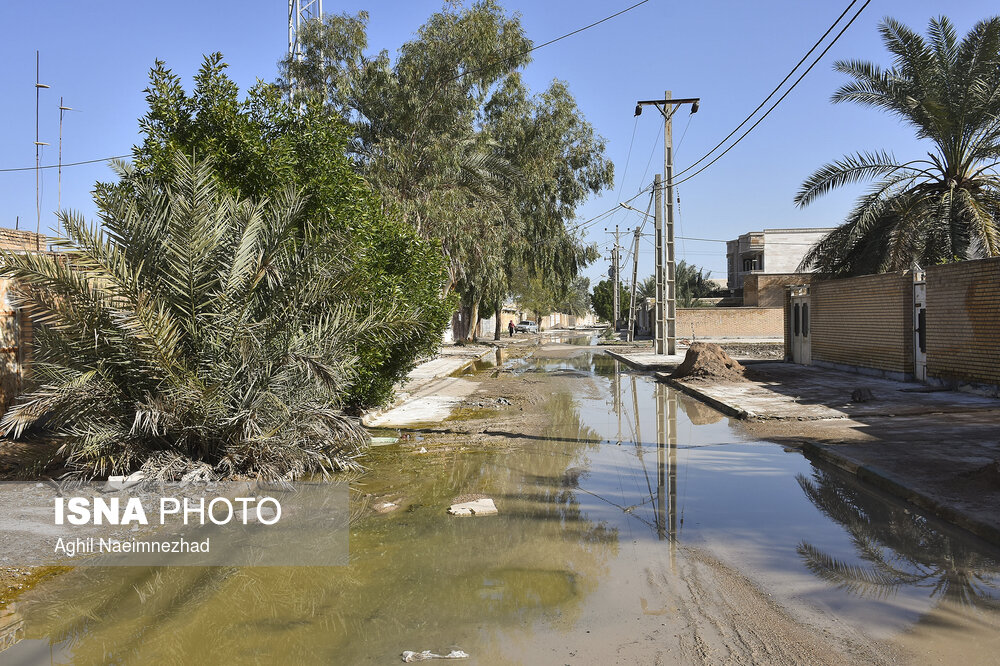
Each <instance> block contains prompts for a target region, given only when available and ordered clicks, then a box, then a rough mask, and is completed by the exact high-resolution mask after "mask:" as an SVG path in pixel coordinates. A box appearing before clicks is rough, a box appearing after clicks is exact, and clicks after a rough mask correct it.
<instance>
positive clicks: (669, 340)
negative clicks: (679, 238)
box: [635, 90, 701, 354]
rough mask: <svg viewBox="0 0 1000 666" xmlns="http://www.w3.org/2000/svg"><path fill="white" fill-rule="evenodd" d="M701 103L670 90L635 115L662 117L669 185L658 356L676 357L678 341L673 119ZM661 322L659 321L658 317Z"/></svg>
mask: <svg viewBox="0 0 1000 666" xmlns="http://www.w3.org/2000/svg"><path fill="white" fill-rule="evenodd" d="M700 101H701V100H700V99H699V98H697V97H689V98H684V99H673V98H672V97H671V94H670V91H669V90H667V91H665V92H664V93H663V99H650V100H640V101H639V102H638V103H637V104H636V105H635V115H637V116H638V115H640V114H641V113H642V107H643V106H646V105H648V104H652V105H653V106H655V107H656V108H657V110H659V112H660V113H661V114H663V172H664V174H665V175H666V179H667V183H666V189H667V200H666V217H667V239H666V254H667V256H666V261H665V262H664V263H665V264H666V276H665V278H666V283H667V284H666V293H665V294H664V296H665V301H666V313H665V316H664V329H665V333H666V335H665V336H664V337H665V338H666V344H665V350H664V351H661V350H660V346H659V337H657V345H656V353H657V354H662V353H667V354H674V353H676V352H677V341H676V330H675V328H676V312H677V309H676V306H677V300H676V299H677V289H676V287H677V285H676V284H675V275H674V272H675V265H674V259H675V257H674V155H673V153H674V146H673V122H672V121H673V117H674V112H675V111H677V109H678V108H679V107H680V106H681V105H682V104H690V105H691V113H697V112H698V104H699V102H700ZM655 187H656V191H657V193H659V191H660V186H659V185H655ZM660 206H661V204H660V203H659V202H657V204H656V212H657V214H659V212H660ZM656 252H657V254H656V259H657V264H659V263H660V262H663V258H662V255H661V253H660V248H659V247H657V250H656ZM659 296H660V295H659V294H657V301H656V302H657V313H658V314H659V311H660V306H659V304H660V298H659ZM657 321H659V318H657Z"/></svg>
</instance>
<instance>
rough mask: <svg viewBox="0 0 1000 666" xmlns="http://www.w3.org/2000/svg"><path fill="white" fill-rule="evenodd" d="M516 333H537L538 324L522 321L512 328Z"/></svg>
mask: <svg viewBox="0 0 1000 666" xmlns="http://www.w3.org/2000/svg"><path fill="white" fill-rule="evenodd" d="M514 330H515V331H517V332H518V333H538V324H536V323H535V322H533V321H522V322H521V323H520V324H518V325H517V326H515V327H514Z"/></svg>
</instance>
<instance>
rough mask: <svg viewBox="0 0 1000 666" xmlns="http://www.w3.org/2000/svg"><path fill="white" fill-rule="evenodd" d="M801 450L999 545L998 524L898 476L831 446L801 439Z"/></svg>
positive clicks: (807, 455) (808, 455)
mask: <svg viewBox="0 0 1000 666" xmlns="http://www.w3.org/2000/svg"><path fill="white" fill-rule="evenodd" d="M802 453H803V454H805V456H806V457H807V458H816V459H819V460H821V461H823V462H826V463H828V464H830V465H833V466H834V467H837V468H838V469H841V470H843V471H845V472H848V473H850V474H853V475H855V476H856V477H858V479H860V480H861V481H864V482H865V483H868V484H871V485H873V486H875V487H876V488H879V489H880V490H883V491H885V492H887V493H889V494H890V495H892V496H894V497H898V498H899V499H902V500H904V501H906V502H909V503H910V504H912V505H914V506H916V507H918V508H919V509H922V510H923V511H925V512H927V513H930V514H933V515H934V516H935V517H937V518H940V519H941V520H943V521H945V522H947V523H951V524H952V525H955V526H957V527H960V528H962V529H964V530H966V531H968V532H971V533H972V534H975V535H976V536H977V537H979V538H981V539H983V540H984V541H988V542H990V543H991V544H993V545H995V546H1000V529H998V528H997V526H995V525H991V524H989V523H985V522H983V521H981V520H977V519H975V518H972V517H971V516H968V515H966V514H964V513H962V512H961V511H959V510H958V509H956V508H954V507H952V506H949V505H948V504H945V503H943V502H941V501H939V500H937V499H934V498H933V497H931V496H930V495H927V494H924V493H922V492H920V491H918V490H914V489H913V488H911V487H908V486H907V485H906V484H905V482H903V481H902V480H901V479H899V478H898V477H896V476H893V475H892V474H890V473H889V472H886V471H885V470H883V469H880V468H879V467H876V466H874V465H867V464H865V463H864V462H862V461H860V460H858V459H856V458H852V457H851V456H847V455H844V454H842V453H838V452H836V451H835V450H833V447H831V446H828V445H824V444H819V443H816V442H811V441H803V442H802Z"/></svg>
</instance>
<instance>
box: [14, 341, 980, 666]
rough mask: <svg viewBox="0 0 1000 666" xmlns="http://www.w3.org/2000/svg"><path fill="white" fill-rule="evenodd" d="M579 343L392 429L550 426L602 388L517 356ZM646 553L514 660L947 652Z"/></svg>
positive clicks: (512, 353) (728, 570) (725, 572)
mask: <svg viewBox="0 0 1000 666" xmlns="http://www.w3.org/2000/svg"><path fill="white" fill-rule="evenodd" d="M579 352H580V349H579V348H574V347H570V346H568V345H555V344H551V343H543V344H541V345H534V344H531V345H528V344H522V345H518V346H516V347H512V348H509V349H508V350H507V356H506V360H505V363H504V365H503V366H501V367H498V368H495V369H492V370H484V371H481V372H479V373H478V374H476V375H475V376H474V377H472V378H471V381H474V382H475V383H476V387H475V391H474V392H473V393H471V394H470V395H468V396H466V397H465V398H464V399H463V402H462V403H461V404H460V405H459V407H458V408H457V409H455V410H454V411H453V412H452V415H451V416H450V417H449V418H448V419H446V420H444V421H442V422H440V423H435V424H423V425H415V426H412V427H407V428H402V429H400V434H401V435H402V437H403V439H404V440H406V439H410V438H412V439H413V440H414V446H415V447H417V446H419V444H420V442H418V441H416V440H418V439H419V440H421V441H425V442H427V445H428V447H429V448H430V451H429V453H428V455H439V454H443V453H452V452H455V451H461V450H462V449H465V448H481V447H483V446H491V447H517V446H523V445H524V442H525V441H530V438H531V437H532V436H538V435H541V434H543V433H544V432H545V431H546V429H547V428H549V427H551V426H552V425H553V418H554V417H553V415H552V414H551V413H549V412H547V411H546V410H544V409H543V408H542V405H544V404H545V403H546V401H547V400H548V399H549V398H550V397H551V395H552V394H553V393H554V392H556V391H558V390H560V389H561V390H564V391H565V390H567V388H568V387H572V389H571V390H572V391H573V392H574V393H575V394H577V395H581V396H588V397H594V398H599V397H600V393H599V391H598V388H597V386H596V385H595V383H594V381H593V380H592V379H591V377H590V375H589V374H587V373H585V372H582V371H578V370H574V369H572V368H567V367H559V365H558V363H553V364H552V366H551V367H550V368H548V369H544V370H541V371H539V370H530V369H528V368H527V367H526V364H525V363H523V359H524V358H525V357H528V356H534V355H538V356H540V357H544V358H545V359H548V360H551V361H555V362H558V360H559V359H560V358H570V357H571V356H573V355H574V354H578V353H579ZM731 353H732V352H731ZM706 409H707V408H706ZM786 425H787V424H786ZM774 427H776V424H774V423H760V424H750V425H749V426H748V431H749V432H750V433H755V430H756V429H759V430H760V432H759V433H757V434H759V435H760V436H761V437H762V438H769V437H773V436H774V435H776V432H775V431H773V430H770V429H769V428H774ZM794 427H795V428H797V430H796V431H795V432H796V434H797V436H799V437H802V438H805V437H809V436H811V435H810V432H811V431H810V430H809V429H810V428H819V427H821V426H820V424H819V423H818V422H816V423H812V422H804V423H796V424H794ZM787 432H789V431H788V430H787V429H786V433H787ZM813 434H815V433H813ZM846 434H847V433H844V435H845V438H846ZM792 440H793V438H791V437H789V438H788V440H787V441H788V443H793V442H792ZM378 500H379V498H371V505H372V506H376V505H378V504H379V501H378ZM373 510H374V509H373ZM630 547H631V546H630ZM645 559H646V560H647V565H646V566H645V567H644V568H643V569H641V570H639V571H636V572H632V573H630V576H631V579H630V580H631V586H630V587H628V588H624V587H623V588H621V589H620V590H618V591H614V592H612V594H621V595H632V596H633V597H634V596H635V595H637V594H638V595H639V596H640V597H641V602H642V606H641V609H642V610H641V613H636V614H634V615H629V616H627V617H626V616H621V617H609V616H608V615H607V614H606V613H604V614H601V611H600V610H596V611H594V612H595V613H597V614H595V615H594V616H593V617H586V616H585V617H583V618H580V619H579V620H577V624H578V626H580V625H584V624H585V625H586V626H588V627H589V629H588V630H587V631H586V633H585V634H582V632H580V631H574V632H571V633H569V634H560V635H558V636H556V637H553V636H552V635H551V634H547V635H546V636H544V637H539V639H538V642H539V643H540V644H539V645H533V646H532V647H533V649H534V651H532V652H526V653H525V654H524V655H523V660H522V663H573V664H678V663H685V664H687V663H707V664H820V665H822V664H857V663H866V664H896V663H926V662H928V661H935V660H939V659H945V661H947V657H948V655H949V653H948V652H947V651H942V649H943V648H942V646H941V644H940V643H939V642H937V641H936V639H934V638H933V634H931V636H932V637H931V638H928V637H927V635H926V634H922V633H921V632H920V631H915V632H914V633H913V634H912V635H911V636H908V637H904V639H903V640H902V641H901V642H900V643H893V642H888V641H880V640H873V639H872V638H871V637H869V636H864V635H861V634H859V633H858V632H857V631H856V630H854V629H851V628H850V627H848V626H847V625H846V624H845V623H843V622H841V621H840V620H838V619H837V618H836V617H834V616H833V615H831V614H829V613H826V614H824V613H820V614H815V613H814V614H811V615H810V614H804V613H803V612H801V610H800V609H790V608H786V607H785V606H783V605H782V604H780V603H778V602H777V601H776V600H775V599H774V598H773V597H772V594H771V593H770V592H769V591H768V590H767V589H764V588H762V587H761V586H760V585H758V584H757V583H755V582H754V581H753V580H751V579H750V578H748V577H747V576H746V575H744V574H743V573H741V572H740V571H739V570H737V569H734V568H733V567H732V566H731V565H729V564H726V563H725V562H722V561H720V560H719V559H718V558H716V557H714V556H713V555H712V554H711V553H709V552H707V551H705V550H703V549H700V548H698V547H696V546H692V545H686V544H673V546H672V550H671V556H670V558H669V559H668V558H667V557H666V556H665V555H661V556H660V557H659V558H658V559H657V557H646V558H645ZM648 562H652V563H648ZM633 573H634V575H632V574H633ZM47 575H51V574H50V573H48V572H44V571H35V572H25V571H24V570H9V571H7V572H4V570H3V569H0V608H2V607H3V605H4V604H5V602H6V601H7V599H5V598H4V595H5V594H8V595H11V596H12V595H13V594H16V593H17V589H18V586H21V587H26V586H29V585H31V584H33V583H34V582H35V580H37V579H38V578H41V577H45V576H47ZM35 577H37V578H35ZM5 586H6V592H5ZM617 601H618V600H616V599H608V604H609V607H617V606H620V605H622V604H619V603H617ZM943 621H944V620H943ZM541 643H544V645H541ZM966 647H968V646H966ZM920 655H923V656H922V657H921V656H920ZM941 663H944V662H941ZM963 663H965V664H967V665H968V664H971V663H977V662H976V661H975V660H972V661H969V660H963ZM982 663H988V662H982Z"/></svg>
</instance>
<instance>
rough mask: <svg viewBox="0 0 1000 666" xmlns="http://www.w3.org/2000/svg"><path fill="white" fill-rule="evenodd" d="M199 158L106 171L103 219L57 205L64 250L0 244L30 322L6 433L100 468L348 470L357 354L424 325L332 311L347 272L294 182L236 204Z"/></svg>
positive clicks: (359, 310)
mask: <svg viewBox="0 0 1000 666" xmlns="http://www.w3.org/2000/svg"><path fill="white" fill-rule="evenodd" d="M211 164H212V160H210V159H205V160H203V161H200V162H198V163H195V162H194V161H193V160H191V159H189V158H186V157H184V156H183V155H181V154H180V153H177V154H176V155H175V157H174V159H173V160H172V161H171V164H170V165H169V171H170V173H171V174H172V175H171V176H170V177H169V179H167V180H166V181H163V180H159V179H157V178H153V177H149V176H144V175H142V174H141V173H140V172H139V170H137V169H134V168H132V167H131V166H129V165H125V164H119V165H118V170H119V174H120V176H121V181H120V182H121V184H122V187H109V188H105V192H104V194H102V195H99V196H98V197H97V205H98V209H99V215H100V222H101V224H100V226H96V225H94V226H90V225H88V224H87V223H85V222H84V220H83V219H82V217H81V216H79V215H76V214H62V215H61V216H60V217H61V221H62V224H63V227H64V229H65V230H66V234H67V240H65V241H63V242H62V250H63V253H62V254H60V255H54V254H44V253H43V254H14V253H11V252H3V253H2V273H3V275H4V276H6V277H10V278H14V279H15V280H17V282H18V284H19V285H20V295H19V300H20V304H21V305H22V306H23V307H25V308H26V309H27V310H28V312H29V313H30V315H31V316H32V319H33V320H34V321H36V322H38V323H39V324H40V325H41V326H40V327H39V329H38V331H37V336H38V349H37V352H36V357H35V363H34V365H33V368H34V378H33V379H34V382H35V383H36V387H35V388H34V389H31V390H29V391H28V392H26V393H25V394H23V395H22V396H20V397H19V399H18V401H17V403H16V404H15V406H14V407H13V408H12V409H10V410H9V411H8V412H7V414H6V415H5V416H4V418H3V422H2V428H3V430H4V431H5V432H6V433H9V434H13V435H14V436H20V435H21V434H22V432H23V431H24V430H25V429H26V428H29V427H31V426H33V425H41V426H42V427H44V428H45V429H46V431H47V432H49V433H51V434H53V435H54V436H55V437H56V438H57V439H58V440H59V441H61V442H62V444H63V447H62V449H61V452H62V453H63V454H64V456H65V458H66V459H67V461H68V463H69V464H70V465H71V466H73V467H76V468H78V469H81V470H83V471H85V472H88V473H93V474H98V475H103V474H108V473H116V472H129V471H131V470H134V469H136V468H138V467H141V466H144V467H145V469H146V470H147V471H149V472H154V473H164V474H170V475H173V476H176V475H177V474H179V473H183V472H184V471H187V470H189V469H191V468H192V467H195V468H197V467H198V466H201V467H208V466H210V467H211V468H212V469H213V471H214V472H216V473H220V474H223V475H234V474H239V475H250V476H254V477H260V478H265V479H279V478H289V477H295V476H298V475H301V474H305V473H310V472H317V471H321V472H323V473H326V472H329V471H334V470H338V469H345V468H350V467H353V466H355V463H354V462H353V458H354V457H355V456H356V455H357V453H358V451H359V447H360V445H361V444H362V442H363V435H362V432H361V430H360V428H359V427H358V426H357V425H355V423H354V421H353V420H352V419H349V418H348V417H346V416H345V415H344V414H343V412H342V411H341V408H342V407H343V397H344V396H345V395H347V394H349V391H350V388H351V386H352V384H353V383H354V382H355V381H357V379H358V369H359V365H358V360H359V351H360V350H362V349H364V348H365V347H367V346H368V345H375V346H385V345H387V344H388V342H389V341H391V340H393V339H395V338H396V337H397V336H399V335H400V334H402V335H403V336H408V335H414V334H415V331H419V330H421V329H426V328H427V327H428V324H427V322H425V321H421V320H419V319H417V318H414V317H413V313H412V312H410V311H407V310H405V309H402V310H396V309H394V308H393V307H392V305H385V304H382V303H377V304H369V303H361V302H357V303H353V304H352V303H345V302H344V301H343V299H341V298H340V297H339V295H340V294H341V293H343V292H345V291H351V290H353V289H354V288H355V287H354V286H353V283H354V282H355V281H356V276H355V274H354V270H355V265H354V263H353V261H352V259H351V258H350V257H349V256H348V255H347V254H345V253H344V252H342V251H340V249H339V248H338V246H337V245H336V244H334V243H331V242H328V241H329V236H328V233H329V230H328V228H327V227H326V225H325V221H324V220H323V219H310V217H309V213H308V207H307V205H306V203H305V200H304V199H303V198H302V197H301V196H300V194H299V193H298V192H297V191H296V189H295V188H293V187H291V186H288V187H286V188H284V190H283V191H281V192H274V193H273V196H271V197H269V198H268V199H262V200H258V201H253V200H249V199H244V198H237V197H235V196H233V195H232V194H231V193H229V192H226V191H225V188H223V187H221V186H220V184H219V182H220V179H218V178H217V177H216V174H215V173H214V172H213V170H212V169H211ZM161 166H162V165H161ZM126 186H127V187H126ZM125 191H127V192H128V195H129V196H124V192H125Z"/></svg>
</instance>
